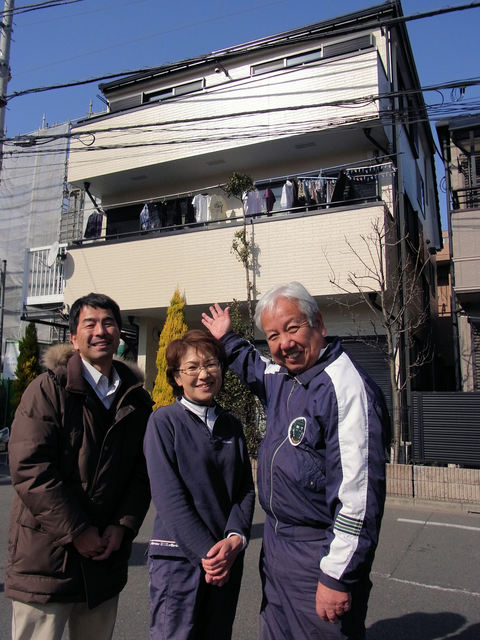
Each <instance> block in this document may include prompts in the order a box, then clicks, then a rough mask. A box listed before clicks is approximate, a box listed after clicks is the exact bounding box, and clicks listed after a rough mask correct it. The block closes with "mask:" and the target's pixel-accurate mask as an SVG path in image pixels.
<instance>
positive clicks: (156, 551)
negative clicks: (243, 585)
mask: <svg viewBox="0 0 480 640" xmlns="http://www.w3.org/2000/svg"><path fill="white" fill-rule="evenodd" d="M166 358H167V380H168V381H169V383H170V384H171V386H172V388H173V390H174V393H175V395H176V396H177V400H176V402H175V403H174V404H171V405H169V406H166V407H160V408H159V409H157V410H156V411H155V412H154V413H153V414H152V416H151V417H150V420H149V422H148V426H147V432H146V436H145V443H144V450H145V457H146V460H147V466H148V473H149V477H150V485H151V490H152V499H153V502H154V504H155V507H156V510H157V514H156V517H155V524H154V530H153V534H152V538H151V540H150V545H149V573H150V611H151V625H150V637H151V638H152V639H154V640H159V639H160V638H162V639H167V638H172V639H173V638H174V639H175V640H183V639H187V638H188V639H189V640H191V639H193V638H195V639H196V640H197V639H200V638H204V639H205V640H207V639H209V640H211V638H215V639H216V640H223V639H225V640H228V639H229V638H231V633H232V625H233V620H234V617H235V610H236V606H237V600H238V593H239V590H240V581H241V577H242V571H243V555H244V554H243V550H244V548H245V546H246V544H247V539H248V536H249V534H250V527H251V523H252V517H253V509H254V501H255V492H254V485H253V480H252V471H251V467H250V460H249V457H248V452H247V447H246V443H245V438H244V436H243V430H242V425H241V423H240V422H239V421H238V420H237V419H236V418H234V417H233V416H232V415H231V414H229V413H227V412H226V411H224V410H223V409H222V408H221V407H220V406H219V405H217V404H216V403H215V401H214V397H215V395H216V394H217V393H218V391H219V390H220V388H221V386H222V382H223V374H224V371H225V366H226V358H225V351H224V348H223V346H222V344H221V343H220V342H219V341H218V340H216V339H215V338H213V336H210V335H209V334H207V333H206V332H204V331H197V330H196V331H188V332H187V333H186V334H185V336H184V337H183V338H181V339H178V340H174V341H173V342H171V343H170V344H169V345H168V347H167V353H166Z"/></svg>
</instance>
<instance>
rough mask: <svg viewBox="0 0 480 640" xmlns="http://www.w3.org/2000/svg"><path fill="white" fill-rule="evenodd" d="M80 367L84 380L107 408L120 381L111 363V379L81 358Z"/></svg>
mask: <svg viewBox="0 0 480 640" xmlns="http://www.w3.org/2000/svg"><path fill="white" fill-rule="evenodd" d="M82 369H83V377H84V378H85V380H86V381H87V382H88V383H89V384H90V386H91V387H92V388H93V390H94V391H95V393H96V394H97V396H98V397H99V398H100V400H101V401H102V402H103V404H104V405H105V406H106V407H107V409H109V408H110V406H111V404H112V402H113V398H114V396H115V394H116V392H117V391H118V388H119V386H120V383H121V379H120V376H119V375H118V372H117V370H116V369H115V367H114V366H113V364H112V369H111V373H110V378H111V381H110V380H109V379H108V378H107V376H106V375H104V374H103V373H101V372H100V371H98V369H95V367H93V366H92V365H91V364H90V363H89V362H86V361H85V360H84V359H83V358H82Z"/></svg>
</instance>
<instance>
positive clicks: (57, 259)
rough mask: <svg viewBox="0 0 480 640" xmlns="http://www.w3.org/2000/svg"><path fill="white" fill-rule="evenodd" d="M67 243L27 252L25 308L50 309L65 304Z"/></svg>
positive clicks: (24, 278)
mask: <svg viewBox="0 0 480 640" xmlns="http://www.w3.org/2000/svg"><path fill="white" fill-rule="evenodd" d="M66 248H67V245H66V244H65V243H62V244H58V243H54V244H53V245H52V246H48V247H35V248H31V249H26V250H25V263H24V270H23V304H24V306H39V307H49V306H52V305H57V304H58V305H60V304H62V303H63V290H64V288H65V276H64V263H65V258H66V255H67V254H66Z"/></svg>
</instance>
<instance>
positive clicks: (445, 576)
mask: <svg viewBox="0 0 480 640" xmlns="http://www.w3.org/2000/svg"><path fill="white" fill-rule="evenodd" d="M11 497H12V488H11V485H10V479H9V477H8V472H7V469H6V468H5V467H4V466H1V465H0V513H2V518H1V519H0V536H1V537H0V539H1V540H2V541H3V544H1V545H0V567H1V571H2V582H1V591H2V593H1V594H0V622H1V624H0V640H7V639H9V638H10V612H11V605H10V602H9V601H8V600H7V599H6V598H5V597H4V596H3V574H4V571H5V563H6V555H7V533H8V512H9V509H10V502H11ZM152 521H153V509H150V511H149V513H148V516H147V518H146V520H145V523H144V525H143V527H142V529H141V531H140V534H139V536H138V538H137V539H136V541H135V543H134V549H133V554H132V559H131V563H130V574H129V582H128V585H127V587H126V588H125V590H124V591H123V593H122V595H121V597H120V606H119V614H118V619H117V625H116V628H115V634H114V638H115V640H137V639H139V640H141V639H145V640H146V639H147V638H148V576H147V570H146V560H145V550H146V544H147V541H148V537H149V534H150V531H151V527H152ZM262 529H263V515H262V512H261V509H260V508H257V510H256V512H255V518H254V525H253V534H252V540H251V542H250V545H249V547H248V549H247V553H246V558H245V571H244V578H243V583H242V590H241V593H240V600H239V606H238V611H237V617H236V621H235V626H234V633H233V640H256V639H257V638H258V610H259V607H260V600H261V587H260V580H259V577H258V568H257V566H258V556H259V553H260V546H261V535H262ZM479 569H480V506H479V507H472V508H471V509H470V510H468V509H463V510H462V509H459V508H458V507H457V506H455V505H442V504H436V503H428V504H423V505H415V504H412V503H398V502H388V504H387V508H386V512H385V517H384V520H383V525H382V532H381V536H380V544H379V548H378V550H377V555H376V559H375V563H374V567H373V575H372V580H373V584H374V586H373V590H372V594H371V598H370V607H369V613H368V617H367V628H368V632H367V640H444V639H445V640H446V639H447V638H448V639H450V640H480V571H479ZM212 640H215V638H212ZM295 640H296V639H295ZM298 640H302V639H301V638H299V639H298Z"/></svg>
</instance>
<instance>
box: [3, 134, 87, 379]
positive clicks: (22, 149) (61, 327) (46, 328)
mask: <svg viewBox="0 0 480 640" xmlns="http://www.w3.org/2000/svg"><path fill="white" fill-rule="evenodd" d="M69 130H70V123H64V124H60V125H55V126H52V127H45V128H42V129H39V130H37V131H34V132H32V133H28V134H25V135H22V136H19V137H18V138H16V139H15V141H14V142H13V141H10V142H6V143H4V146H3V163H2V172H1V176H0V259H1V260H2V261H4V260H5V261H6V277H5V295H4V298H3V309H2V314H3V326H2V328H3V331H2V345H1V347H2V351H1V354H2V367H0V371H1V372H2V373H3V374H4V376H5V377H12V376H13V372H14V370H15V367H16V356H17V354H18V341H19V340H20V339H21V338H23V336H24V333H25V326H26V322H30V321H33V322H35V323H36V328H37V335H38V338H39V342H40V343H41V344H42V343H44V344H48V343H51V342H52V341H58V340H63V339H65V335H66V334H65V332H66V327H67V322H66V320H65V318H64V317H62V310H63V307H64V295H63V290H64V286H65V277H64V260H65V258H66V247H67V244H68V243H71V242H72V241H73V240H76V239H79V238H80V239H81V238H82V237H83V224H84V223H83V213H84V211H83V210H84V203H83V199H84V194H83V192H81V191H80V190H78V189H76V188H74V189H69V187H68V184H67V161H68V146H69V143H68V132H69ZM87 210H88V207H87Z"/></svg>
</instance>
